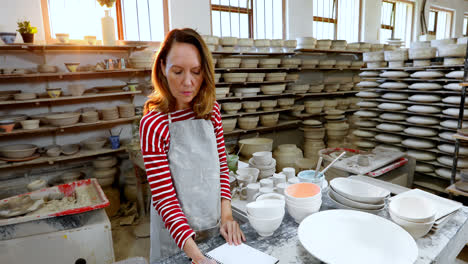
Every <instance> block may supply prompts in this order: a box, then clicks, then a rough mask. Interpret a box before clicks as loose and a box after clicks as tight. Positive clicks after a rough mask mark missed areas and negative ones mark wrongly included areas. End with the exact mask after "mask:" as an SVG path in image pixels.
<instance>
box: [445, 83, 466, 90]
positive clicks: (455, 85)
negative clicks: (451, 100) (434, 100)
mask: <svg viewBox="0 0 468 264" xmlns="http://www.w3.org/2000/svg"><path fill="white" fill-rule="evenodd" d="M444 89H447V90H451V91H461V89H462V87H461V85H460V83H448V84H446V85H444Z"/></svg>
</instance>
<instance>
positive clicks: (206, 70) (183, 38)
mask: <svg viewBox="0 0 468 264" xmlns="http://www.w3.org/2000/svg"><path fill="white" fill-rule="evenodd" d="M176 42H179V43H188V44H192V45H194V46H195V47H196V48H197V50H198V52H199V53H200V57H201V74H202V76H203V82H202V84H201V86H200V90H199V91H198V94H197V95H196V96H195V98H193V100H192V102H191V107H192V110H193V111H194V112H195V116H196V118H203V119H209V118H210V117H211V111H212V110H213V105H214V102H215V99H216V92H215V82H214V68H213V60H212V58H211V52H210V51H209V50H208V47H207V46H206V44H205V42H204V41H203V39H202V37H201V36H200V35H199V34H198V33H197V32H196V31H195V30H193V29H191V28H183V29H173V30H171V31H170V32H169V33H168V34H167V35H166V38H165V39H164V42H163V43H161V46H160V48H159V51H158V53H157V56H156V60H155V62H154V64H153V69H152V73H151V79H152V83H153V86H154V90H153V92H152V93H151V94H150V95H149V99H148V101H146V103H145V106H144V110H143V113H144V114H146V113H148V112H149V111H151V110H157V111H159V112H163V113H169V112H173V111H175V108H176V99H175V98H174V96H173V95H172V94H171V91H170V90H169V84H168V82H167V79H166V76H164V74H163V71H164V69H163V68H162V67H163V65H166V60H167V55H168V54H169V51H170V50H171V48H172V45H174V43H176Z"/></svg>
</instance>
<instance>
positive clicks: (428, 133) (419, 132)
mask: <svg viewBox="0 0 468 264" xmlns="http://www.w3.org/2000/svg"><path fill="white" fill-rule="evenodd" d="M404 132H405V133H406V134H409V135H415V136H423V137H433V136H436V135H437V130H435V129H431V128H422V127H408V128H407V129H405V130H404Z"/></svg>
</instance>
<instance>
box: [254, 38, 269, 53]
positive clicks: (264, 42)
mask: <svg viewBox="0 0 468 264" xmlns="http://www.w3.org/2000/svg"><path fill="white" fill-rule="evenodd" d="M254 44H255V51H256V52H259V53H269V52H270V40H269V39H256V40H254Z"/></svg>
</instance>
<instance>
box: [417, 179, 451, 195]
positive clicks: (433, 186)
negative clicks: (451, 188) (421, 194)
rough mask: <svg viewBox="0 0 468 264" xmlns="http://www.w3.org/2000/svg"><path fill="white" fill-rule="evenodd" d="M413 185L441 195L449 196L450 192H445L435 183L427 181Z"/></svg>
mask: <svg viewBox="0 0 468 264" xmlns="http://www.w3.org/2000/svg"><path fill="white" fill-rule="evenodd" d="M413 185H415V186H420V187H423V188H426V189H430V190H433V191H436V192H439V193H445V194H448V192H447V191H446V190H445V188H443V187H440V186H438V185H436V184H434V183H431V182H426V181H413Z"/></svg>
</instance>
